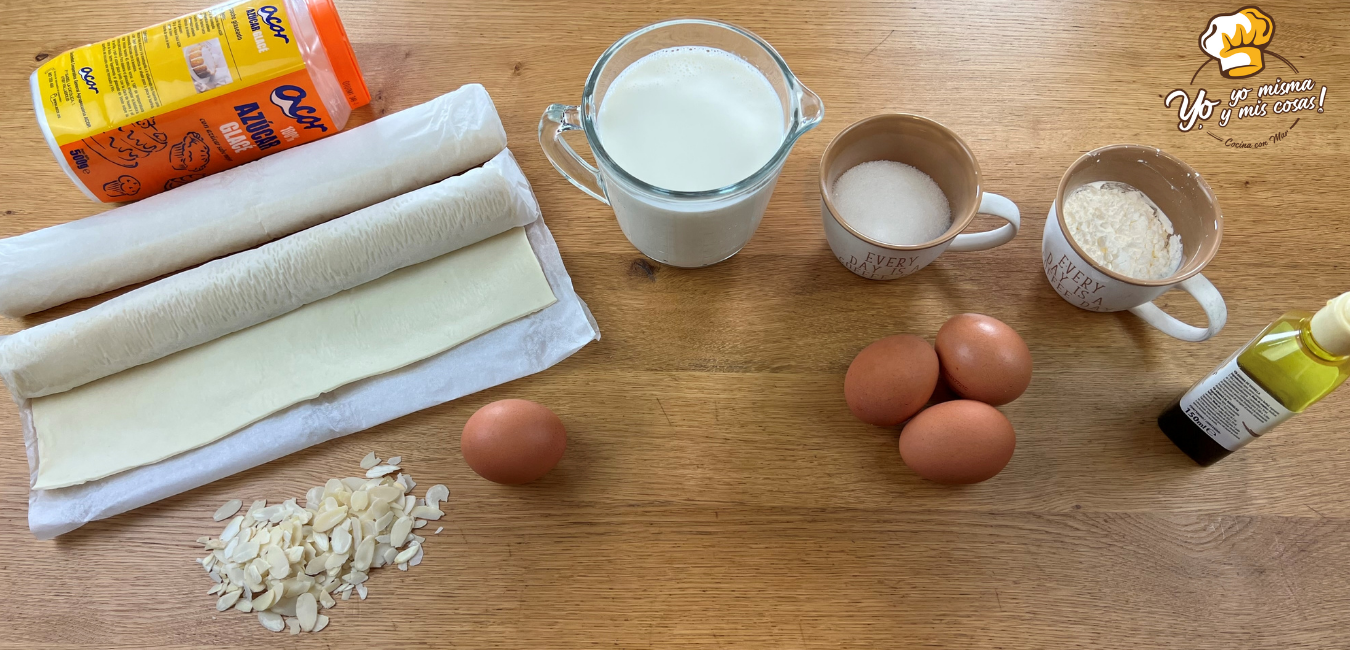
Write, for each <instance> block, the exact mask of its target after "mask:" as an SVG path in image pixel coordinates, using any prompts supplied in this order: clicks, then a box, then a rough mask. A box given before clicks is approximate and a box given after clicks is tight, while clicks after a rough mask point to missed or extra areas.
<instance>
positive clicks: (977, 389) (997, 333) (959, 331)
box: [936, 314, 1031, 406]
mask: <svg viewBox="0 0 1350 650" xmlns="http://www.w3.org/2000/svg"><path fill="white" fill-rule="evenodd" d="M936 347H937V355H938V359H939V360H940V361H941V362H942V378H943V379H944V380H946V381H947V383H948V384H950V385H951V387H952V390H953V391H955V392H956V394H957V395H960V396H961V397H964V398H966V399H974V400H979V401H981V402H984V403H986V404H992V405H994V406H999V405H1002V404H1007V403H1008V402H1011V401H1013V400H1015V399H1017V397H1018V396H1019V395H1021V394H1022V393H1023V392H1024V391H1026V389H1027V386H1029V385H1030V384H1031V350H1030V349H1028V348H1027V343H1026V341H1023V340H1022V337H1021V336H1018V334H1017V332H1016V331H1014V330H1013V328H1011V327H1008V326H1007V325H1006V324H1005V323H1004V322H1003V321H1001V320H999V319H997V318H992V317H989V316H985V315H983V314H960V315H957V316H952V317H951V318H950V319H949V320H948V321H947V322H946V323H943V325H942V328H941V329H939V330H938V334H937V346H936Z"/></svg>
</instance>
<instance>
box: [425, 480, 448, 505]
mask: <svg viewBox="0 0 1350 650" xmlns="http://www.w3.org/2000/svg"><path fill="white" fill-rule="evenodd" d="M449 498H450V488H448V487H445V486H444V485H441V484H440V483H437V484H435V485H433V486H431V487H429V488H427V505H429V506H431V507H433V508H435V507H436V503H440V502H441V501H445V500H447V499H449Z"/></svg>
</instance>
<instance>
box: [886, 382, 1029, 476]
mask: <svg viewBox="0 0 1350 650" xmlns="http://www.w3.org/2000/svg"><path fill="white" fill-rule="evenodd" d="M1016 445H1017V437H1016V435H1015V434H1014V433H1013V428H1012V423H1010V422H1008V418H1006V417H1004V416H1003V414H1002V413H1000V412H999V410H998V409H996V408H994V407H992V406H990V405H988V404H985V403H984V402H976V401H974V400H968V399H960V400H955V401H952V402H943V403H941V404H938V405H936V406H930V407H928V408H927V409H924V411H923V412H922V413H920V414H918V415H916V416H914V419H913V420H910V421H909V424H906V425H905V428H904V430H903V431H901V432H900V458H901V459H903V460H904V461H905V464H906V465H908V466H909V468H910V469H912V470H914V473H915V474H918V475H919V476H922V477H923V478H926V479H928V480H930V481H934V482H937V483H948V484H956V485H961V484H966V483H979V482H980V481H987V480H989V479H991V478H993V477H994V475H995V474H998V473H999V472H1000V471H1002V470H1003V468H1004V466H1006V465H1007V464H1008V460H1010V459H1011V458H1012V455H1013V447H1015V446H1016Z"/></svg>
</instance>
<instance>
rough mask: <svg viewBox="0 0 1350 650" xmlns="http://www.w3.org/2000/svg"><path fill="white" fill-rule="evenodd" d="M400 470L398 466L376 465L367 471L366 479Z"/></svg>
mask: <svg viewBox="0 0 1350 650" xmlns="http://www.w3.org/2000/svg"><path fill="white" fill-rule="evenodd" d="M398 470H399V466H398V465H376V466H374V467H372V468H370V469H368V470H366V478H376V477H379V476H384V475H385V474H389V473H392V472H397V471H398Z"/></svg>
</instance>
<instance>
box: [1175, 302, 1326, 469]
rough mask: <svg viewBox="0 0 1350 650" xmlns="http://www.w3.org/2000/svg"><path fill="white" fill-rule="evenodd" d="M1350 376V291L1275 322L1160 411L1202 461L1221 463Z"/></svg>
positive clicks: (1182, 445)
mask: <svg viewBox="0 0 1350 650" xmlns="http://www.w3.org/2000/svg"><path fill="white" fill-rule="evenodd" d="M1347 377H1350V292H1347V293H1344V294H1341V295H1340V296H1339V297H1337V298H1333V299H1332V300H1331V301H1330V302H1328V303H1327V306H1325V307H1323V308H1322V309H1321V310H1319V311H1317V313H1313V312H1307V311H1291V312H1288V313H1286V314H1284V315H1283V316H1281V317H1280V318H1279V319H1278V320H1276V321H1275V322H1274V323H1271V324H1270V325H1269V326H1268V327H1266V329H1264V330H1262V332H1261V333H1260V334H1258V335H1257V336H1256V338H1254V339H1252V340H1251V342H1250V343H1248V344H1247V345H1246V346H1244V347H1243V348H1242V349H1240V350H1238V351H1237V352H1236V353H1234V354H1233V356H1231V357H1229V358H1228V360H1227V361H1226V362H1224V364H1223V365H1221V366H1219V368H1218V369H1216V370H1215V371H1214V372H1212V373H1210V374H1209V376H1208V377H1205V378H1204V379H1202V380H1200V382H1199V383H1197V384H1196V385H1194V386H1192V387H1191V388H1190V390H1188V391H1186V394H1185V395H1182V396H1181V399H1179V400H1177V402H1176V403H1174V404H1173V405H1172V407H1171V408H1169V409H1167V410H1166V411H1165V412H1163V414H1162V415H1160V416H1158V427H1159V428H1161V429H1162V430H1163V433H1166V434H1167V437H1168V438H1171V439H1172V442H1174V443H1176V445H1177V446H1178V447H1180V448H1181V450H1182V451H1184V452H1186V454H1187V455H1189V456H1190V457H1191V458H1192V459H1194V460H1195V462H1197V463H1200V464H1201V465H1205V466H1208V465H1213V464H1214V463H1216V462H1218V461H1219V459H1221V458H1223V457H1225V456H1227V455H1228V454H1231V453H1233V452H1234V451H1237V450H1238V448H1239V447H1242V446H1243V445H1245V444H1247V443H1249V442H1251V441H1253V440H1255V439H1257V438H1258V437H1260V436H1261V434H1263V433H1265V432H1267V431H1270V430H1271V429H1272V428H1274V427H1275V425H1277V424H1279V423H1281V422H1284V421H1285V420H1287V419H1289V418H1290V417H1291V416H1292V415H1294V414H1295V413H1301V412H1303V409H1306V408H1308V406H1310V405H1311V404H1312V403H1313V402H1316V401H1317V400H1320V399H1322V398H1323V397H1326V396H1327V394H1329V393H1330V392H1331V391H1333V390H1335V389H1336V387H1337V386H1340V385H1341V383H1343V382H1344V381H1345V380H1346V378H1347Z"/></svg>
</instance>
